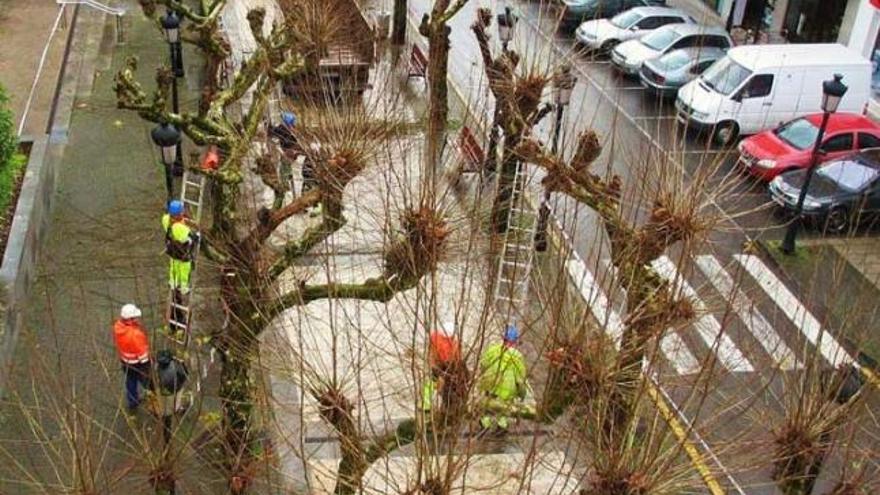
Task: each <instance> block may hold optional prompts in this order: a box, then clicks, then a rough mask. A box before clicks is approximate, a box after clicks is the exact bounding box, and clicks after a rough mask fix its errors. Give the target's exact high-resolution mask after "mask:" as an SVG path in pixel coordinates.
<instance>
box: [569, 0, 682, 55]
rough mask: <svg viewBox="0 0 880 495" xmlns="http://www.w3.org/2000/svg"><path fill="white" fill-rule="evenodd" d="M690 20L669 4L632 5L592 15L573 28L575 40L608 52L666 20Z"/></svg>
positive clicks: (591, 48) (646, 32)
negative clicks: (609, 13)
mask: <svg viewBox="0 0 880 495" xmlns="http://www.w3.org/2000/svg"><path fill="white" fill-rule="evenodd" d="M683 22H684V23H694V20H693V19H692V18H691V17H690V16H689V15H687V14H685V13H684V12H682V11H680V10H678V9H673V8H669V7H636V8H633V9H629V10H627V11H625V12H621V13H620V14H617V15H616V16H614V17H612V18H611V19H595V20H592V21H587V22H585V23H583V24H581V25H580V27H578V28H577V31H575V37H576V38H577V40H578V42H579V43H580V44H582V45H584V47H586V48H588V49H590V50H602V51H603V52H610V51H611V49H612V48H614V47H615V46H617V44H618V43H621V42H623V41H628V40H631V39H635V38H641V37H642V36H645V35H646V34H648V33H650V32H651V31H653V30H655V29H657V28H660V27H663V26H665V25H667V24H680V23H683Z"/></svg>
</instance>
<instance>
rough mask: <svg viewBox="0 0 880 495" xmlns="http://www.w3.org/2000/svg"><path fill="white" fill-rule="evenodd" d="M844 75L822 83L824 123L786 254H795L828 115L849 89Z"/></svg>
mask: <svg viewBox="0 0 880 495" xmlns="http://www.w3.org/2000/svg"><path fill="white" fill-rule="evenodd" d="M842 79H843V76H842V75H840V74H834V79H832V80H828V81H825V82H823V83H822V112H823V113H822V125H820V126H819V133H818V134H816V142H814V143H813V153H812V156H811V158H810V167H809V168H807V176H806V177H805V178H804V185H803V186H801V192H800V194H799V195H798V201H797V206H796V207H795V212H794V213H795V218H794V220H792V222H791V223H790V224H789V225H788V230H786V231H785V239H783V240H782V252H783V253H785V254H794V248H795V238H796V237H797V233H798V229H799V228H800V225H801V214H802V213H803V209H804V200H805V199H806V197H807V191H809V190H810V181H811V180H812V179H813V172H815V171H816V166H817V165H818V164H819V147H820V146H821V144H822V138H823V137H824V136H825V127H826V126H827V125H828V117H830V116H831V114H832V113H834V112H836V111H837V106H838V105H840V100H841V99H843V95H844V94H846V90H847V89H848V88H847V87H846V85H845V84H843V83H842V82H841V80H842Z"/></svg>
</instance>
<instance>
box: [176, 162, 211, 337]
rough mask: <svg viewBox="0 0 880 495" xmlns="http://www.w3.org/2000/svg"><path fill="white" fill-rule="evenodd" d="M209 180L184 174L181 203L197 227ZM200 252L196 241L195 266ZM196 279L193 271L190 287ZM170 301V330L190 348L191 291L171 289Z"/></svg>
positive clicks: (193, 173)
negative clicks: (179, 335) (180, 334)
mask: <svg viewBox="0 0 880 495" xmlns="http://www.w3.org/2000/svg"><path fill="white" fill-rule="evenodd" d="M207 180H208V179H207V177H206V176H205V175H203V174H201V173H199V172H196V171H194V170H191V169H189V168H187V169H185V170H184V172H183V178H182V180H181V186H180V201H181V202H182V203H183V205H184V207H185V208H186V210H187V212H188V214H189V218H190V219H191V221H192V222H193V223H195V225H199V222H200V221H201V217H202V201H203V199H204V197H205V186H206V185H207ZM197 239H198V238H197ZM198 252H199V246H198V241H196V245H195V246H193V249H192V253H193V254H192V256H193V264H195V261H196V256H197V255H198ZM194 279H195V271H193V274H192V275H191V276H190V287H192V286H193V285H195V284H194ZM168 301H169V303H168V311H167V320H168V328H169V329H170V330H172V331H173V335H176V334H177V333H179V332H182V333H183V341H182V342H179V343H181V344H183V346H184V348H188V347H189V340H190V334H191V324H192V321H191V320H192V318H191V314H192V306H191V304H190V302H191V301H192V293H191V291H190V292H189V293H187V294H181V293H180V292H179V291H177V290H175V289H173V288H172V289H169V297H168ZM173 335H172V337H173Z"/></svg>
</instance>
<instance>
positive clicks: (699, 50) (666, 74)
mask: <svg viewBox="0 0 880 495" xmlns="http://www.w3.org/2000/svg"><path fill="white" fill-rule="evenodd" d="M725 53H727V50H723V49H721V48H712V47H696V48H681V49H679V50H673V51H671V52H669V53H667V54H666V55H663V56H661V57H659V58H655V59H652V60H647V61H645V63H644V64H642V70H641V71H639V78H640V79H641V81H642V86H644V87H646V88H648V89H649V90H651V91H652V92H654V93H656V94H659V95H660V96H663V97H666V98H671V97H674V96H675V95H676V93H678V88H680V87H682V86H684V85H685V84H687V83H689V82H690V81H691V80H692V79H695V78H696V77H697V76H699V75H700V74H702V73H703V71H704V70H706V69H708V68H709V66H710V65H712V64H714V63H715V62H716V61H717V60H718V59H720V58H722V57H724V54H725Z"/></svg>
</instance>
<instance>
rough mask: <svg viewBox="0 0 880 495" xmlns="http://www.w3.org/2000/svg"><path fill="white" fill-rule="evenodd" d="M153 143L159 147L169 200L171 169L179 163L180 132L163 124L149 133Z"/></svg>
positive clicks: (171, 184) (171, 186)
mask: <svg viewBox="0 0 880 495" xmlns="http://www.w3.org/2000/svg"><path fill="white" fill-rule="evenodd" d="M150 137H152V138H153V143H155V145H156V146H158V147H159V151H160V154H161V156H162V165H164V166H165V189H166V190H167V192H168V199H169V200H170V199H171V195H172V188H173V183H172V181H173V178H172V170H171V169H172V167H174V165H175V164H176V163H179V161H180V131H178V130H177V128H176V127H174V126H173V125H171V124H168V123H167V122H163V123H161V124H159V125H157V126H156V127H155V128H153V130H152V131H151V132H150Z"/></svg>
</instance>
